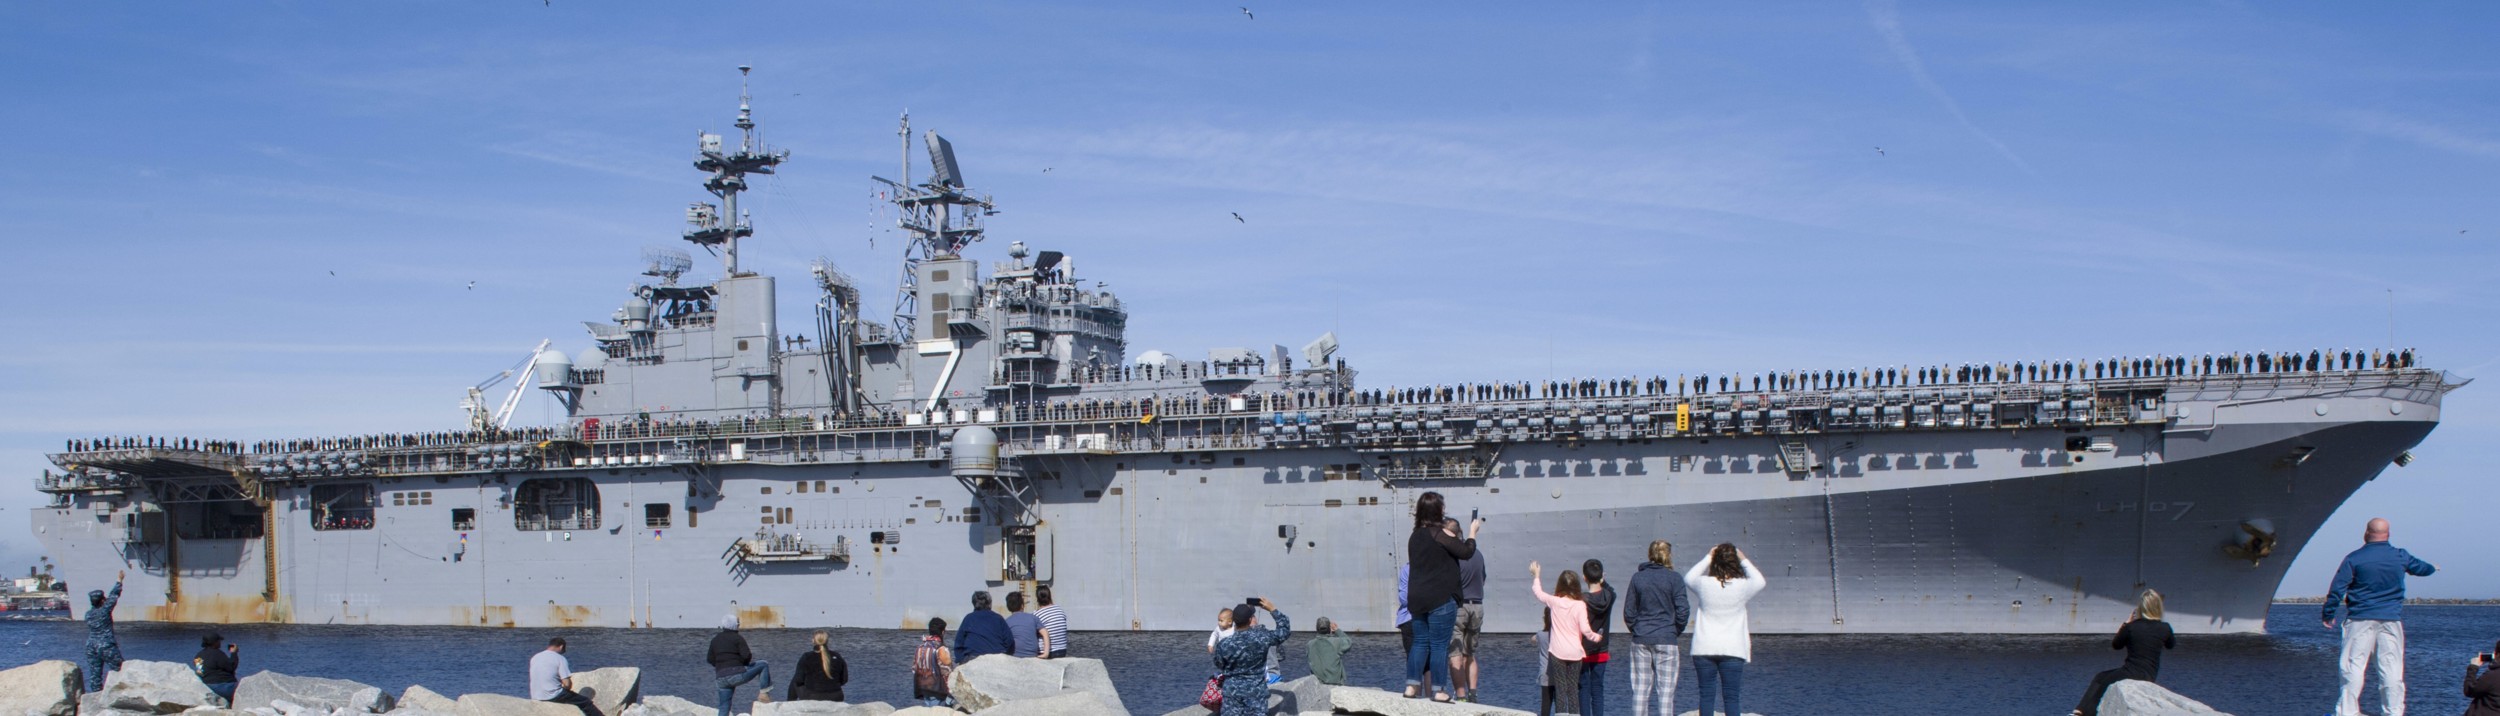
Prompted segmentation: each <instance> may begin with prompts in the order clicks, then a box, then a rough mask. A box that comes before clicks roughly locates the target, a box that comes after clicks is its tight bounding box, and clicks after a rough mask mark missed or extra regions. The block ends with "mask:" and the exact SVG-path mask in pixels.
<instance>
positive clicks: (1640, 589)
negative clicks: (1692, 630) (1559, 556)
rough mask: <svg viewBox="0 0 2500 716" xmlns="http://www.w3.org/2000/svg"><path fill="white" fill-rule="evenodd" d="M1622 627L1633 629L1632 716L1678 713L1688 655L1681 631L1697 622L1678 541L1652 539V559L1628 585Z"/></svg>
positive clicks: (1635, 573) (1650, 558)
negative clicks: (1678, 689)
mask: <svg viewBox="0 0 2500 716" xmlns="http://www.w3.org/2000/svg"><path fill="white" fill-rule="evenodd" d="M1624 599H1625V602H1624V607H1623V629H1624V631H1628V632H1631V633H1632V716H1649V707H1650V706H1651V705H1652V704H1656V705H1657V706H1658V714H1659V716H1669V715H1670V714H1673V713H1675V680H1676V676H1677V675H1678V674H1679V673H1680V671H1679V669H1680V668H1681V665H1682V664H1683V663H1684V662H1683V654H1682V653H1680V652H1679V651H1678V650H1677V649H1676V644H1675V638H1676V635H1679V634H1683V633H1684V626H1685V625H1686V624H1690V623H1692V621H1693V603H1692V602H1691V601H1690V599H1691V597H1690V595H1688V594H1686V593H1685V591H1684V575H1683V573H1681V572H1677V571H1675V545H1672V544H1668V543H1667V541H1666V540H1657V541H1655V542H1651V543H1649V561H1647V562H1643V563H1641V569H1640V571H1637V572H1633V573H1632V583H1631V585H1630V586H1628V587H1626V588H1624Z"/></svg>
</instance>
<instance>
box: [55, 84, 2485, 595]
mask: <svg viewBox="0 0 2500 716" xmlns="http://www.w3.org/2000/svg"><path fill="white" fill-rule="evenodd" d="M737 126H738V127H739V129H740V130H741V136H740V137H739V138H738V141H737V142H736V143H735V144H734V146H733V145H732V144H731V143H730V142H729V141H728V140H727V139H726V138H723V137H720V136H715V135H706V136H705V137H704V138H703V140H702V145H701V149H700V150H699V151H698V154H697V156H696V159H695V165H696V167H697V168H698V169H700V170H702V171H704V172H705V173H706V180H705V187H706V189H707V191H709V192H711V193H712V194H713V195H714V197H715V198H716V199H717V200H718V201H719V203H718V204H712V203H703V204H696V205H694V206H693V207H691V208H690V209H689V211H688V217H689V221H690V226H691V228H690V229H689V230H688V231H687V232H686V233H685V238H686V239H687V240H688V241H691V242H694V243H696V244H698V245H701V246H705V247H707V248H710V249H713V250H714V251H716V252H718V253H719V254H720V255H721V256H722V258H723V265H722V269H723V275H722V277H721V278H719V279H717V280H713V281H711V282H709V283H704V284H701V285H686V286H681V285H678V283H679V278H680V275H681V274H682V273H684V272H685V270H686V267H685V266H684V265H683V264H682V263H672V262H669V261H665V260H663V261H657V262H655V263H654V265H653V268H652V270H651V271H649V272H646V275H647V276H649V277H650V278H651V280H650V281H647V282H645V283H644V284H643V285H641V286H639V287H637V288H636V290H635V291H634V292H633V294H632V295H631V296H629V297H627V298H626V299H625V300H624V301H623V304H622V306H621V307H620V308H619V309H618V310H617V311H616V313H615V314H614V315H613V316H612V317H611V318H610V319H609V320H605V321H593V322H588V323H586V324H585V325H586V326H587V328H588V334H589V338H590V343H591V347H590V348H589V349H588V350H584V351H582V352H581V353H579V354H578V355H577V356H567V355H566V354H564V353H563V352H560V351H546V352H543V353H541V354H540V355H539V356H537V357H536V359H535V360H534V361H533V365H532V366H531V367H530V370H529V376H530V377H531V388H534V389H538V390H545V391H548V392H550V393H552V394H554V395H556V396H557V397H559V398H561V399H562V400H563V401H564V402H565V404H566V405H567V406H568V408H569V410H570V412H571V417H570V418H569V419H568V420H567V421H566V422H565V424H563V425H560V426H554V427H546V428H530V429H512V428H509V427H506V426H504V425H502V424H501V423H500V422H498V421H494V420H489V419H485V418H484V417H481V419H479V420H478V421H477V422H476V423H474V424H473V425H472V426H470V429H468V430H464V431H458V432H443V433H424V434H402V435H375V436H362V437H353V438H315V439H301V440H281V441H266V442H261V443H255V444H228V443H200V442H196V441H186V440H134V439H116V440H95V441H81V442H80V443H78V444H76V445H74V446H73V447H74V448H75V449H72V450H68V451H65V452H63V453H60V454H57V455H54V456H53V457H52V459H53V462H54V463H55V464H56V465H57V466H58V467H59V468H60V471H59V472H49V471H48V472H46V473H45V474H44V475H43V476H41V478H40V479H39V487H40V489H42V490H44V491H45V492H47V493H48V494H49V495H50V498H51V499H50V502H49V504H47V505H45V506H43V507H40V508H37V509H35V510H34V512H33V515H32V523H33V529H34V531H35V532H36V536H37V537H38V538H39V539H41V540H42V541H43V543H44V544H45V545H46V547H47V549H48V550H49V551H50V552H51V554H52V556H53V557H54V560H55V562H56V563H57V564H59V565H61V569H62V571H63V572H64V573H63V575H62V576H63V578H65V579H66V580H68V581H69V583H71V584H73V585H79V584H101V583H102V582H104V581H105V580H106V579H107V578H109V575H110V574H111V573H112V572H114V571H115V570H119V569H124V568H127V569H129V570H130V572H131V576H132V582H133V583H132V584H131V586H130V589H129V590H128V591H127V592H126V594H125V596H124V603H125V605H127V606H128V607H129V609H126V610H125V612H124V614H123V616H124V618H129V619H143V620H160V621H191V622H259V621H272V622H292V623H340V624H425V625H477V626H566V625H597V626H618V627H626V626H660V627H697V626H704V625H709V624H712V623H714V622H715V621H717V620H718V618H719V617H720V616H721V614H722V613H723V612H725V611H731V610H735V611H737V612H740V613H742V614H744V615H745V616H746V617H747V618H748V619H749V620H750V621H749V623H750V624H760V625H787V626H859V627H897V626H900V627H911V626H915V625H918V624H920V623H922V622H923V621H924V620H926V619H927V618H929V617H931V616H945V617H948V618H950V619H952V618H954V617H955V616H957V615H959V614H960V613H962V612H963V611H964V609H965V608H966V601H967V600H966V596H967V594H968V593H969V592H971V591H973V590H976V589H988V590H993V591H1003V590H1009V589H1021V588H1027V587H1029V586H1031V585H1033V584H1036V583H1045V582H1046V583H1049V584H1052V585H1053V588H1054V591H1055V592H1056V595H1057V597H1058V601H1059V603H1060V604H1061V605H1062V606H1063V607H1065V608H1066V610H1067V611H1068V614H1069V617H1070V620H1071V624H1072V626H1073V627H1074V628H1076V629H1081V630H1102V629H1153V630H1172V629H1179V630H1188V629H1203V628H1207V626H1208V624H1207V622H1208V618H1207V616H1208V612H1209V611H1210V610H1212V609H1214V608H1217V607H1221V606H1223V605H1226V604H1229V603H1232V602H1233V601H1235V600H1237V599H1238V598H1239V597H1240V596H1241V595H1243V594H1251V593H1258V594H1265V595H1268V596H1270V597H1272V598H1274V599H1275V600H1276V601H1277V602H1278V603H1280V604H1283V605H1287V608H1289V609H1292V610H1293V611H1294V612H1295V613H1297V614H1307V615H1314V616H1317V615H1325V616H1328V617H1330V618H1331V619H1333V620H1335V621H1336V622H1337V623H1339V624H1342V625H1344V626H1345V627H1346V628H1349V629H1355V630H1387V629H1390V628H1391V626H1392V625H1391V621H1390V619H1391V613H1392V611H1393V609H1394V605H1393V604H1392V599H1393V593H1394V583H1395V577H1396V571H1397V565H1398V564H1400V563H1401V561H1402V559H1403V556H1402V555H1401V550H1402V549H1403V546H1404V544H1405V535H1406V533H1407V526H1408V524H1409V521H1410V517H1409V515H1410V513H1411V503H1412V501H1413V500H1414V499H1416V497H1417V496H1418V495H1420V494H1422V493H1423V492H1425V491H1428V490H1431V491H1439V492H1441V493H1443V494H1444V495H1447V496H1448V498H1449V501H1450V504H1452V505H1453V506H1454V507H1455V508H1456V509H1457V510H1458V511H1460V512H1461V513H1466V512H1475V513H1480V514H1482V515H1483V516H1485V517H1487V518H1488V520H1489V523H1488V527H1487V529H1488V532H1487V540H1486V542H1485V548H1486V551H1487V555H1488V559H1489V560H1490V564H1489V566H1490V569H1491V574H1492V575H1493V577H1492V578H1493V583H1492V584H1491V585H1490V587H1489V588H1488V591H1487V601H1488V604H1487V609H1486V613H1487V616H1488V628H1491V629H1494V630H1497V631H1514V632H1516V631H1532V630H1534V628H1535V625H1536V614H1537V612H1536V608H1535V605H1534V601H1533V599H1532V598H1531V597H1530V595H1529V594H1528V588H1527V584H1526V573H1527V570H1526V565H1527V563H1528V562H1529V561H1530V560H1542V561H1544V562H1546V563H1548V564H1576V563H1578V561H1579V560H1581V559H1585V558H1590V557H1596V558H1600V559H1603V560H1605V561H1606V562H1607V563H1608V564H1609V565H1613V566H1614V567H1615V568H1616V570H1617V571H1619V572H1623V573H1628V570H1629V569H1630V568H1631V567H1632V565H1633V564H1635V563H1637V562H1638V561H1640V560H1641V558H1642V557H1641V555H1642V553H1643V550H1644V548H1645V547H1646V545H1647V543H1648V542H1649V541H1650V540H1652V539H1660V538H1663V539H1668V540H1671V541H1673V542H1675V543H1676V545H1677V547H1678V554H1679V556H1680V559H1682V560H1689V559H1692V558H1695V557H1698V556H1699V555H1701V554H1702V552H1703V551H1704V550H1705V549H1706V548H1707V547H1708V546H1709V545H1712V544H1716V543H1718V542H1721V541H1729V542H1735V543H1737V544H1739V545H1741V546H1743V547H1744V548H1745V549H1746V550H1747V552H1748V553H1749V554H1750V555H1751V556H1752V557H1753V559H1754V560H1755V561H1756V562H1757V563H1758V564H1759V565H1760V566H1761V567H1762V568H1763V569H1764V570H1766V571H1767V572H1768V573H1769V574H1768V576H1769V579H1770V588H1769V590H1768V591H1766V592H1765V593H1764V594H1763V596H1762V597H1760V598H1759V599H1758V600H1757V601H1756V603H1755V607H1754V609H1753V620H1754V628H1755V629H1756V630H1758V631H1763V632H2102V631H2106V630H2107V628H2108V626H2109V625H2110V624H2112V623H2114V622H2115V621H2116V620H2117V619H2119V618H2121V617H2122V616H2123V615H2124V614H2126V612H2127V611H2128V609H2129V608H2130V606H2131V604H2132V599H2133V595H2134V593H2135V592H2136V591H2137V590H2138V589H2139V588H2142V587H2147V586H2149V587H2154V588H2158V589H2161V590H2162V591H2163V592H2165V593H2166V594H2167V595H2168V597H2169V608H2170V613H2171V615H2172V619H2171V621H2172V622H2173V623H2174V624H2176V625H2178V626H2179V627H2180V629H2181V630H2182V631H2187V632H2253V631H2259V630H2262V629H2263V627H2264V622H2265V613H2266V607H2267V604H2268V602H2269V599H2270V597H2271V596H2272V595H2273V593H2274V591H2275V588H2276V586H2277V584H2278V583H2279V582H2280V580H2281V578H2282V576H2283V572H2284V570H2285V569H2286V568H2287V567H2288V566H2289V565H2290V563H2291V559H2292V557H2293V556H2294V555H2297V554H2298V553H2299V551H2300V550H2301V549H2302V547H2303V546H2305V544H2306V543H2307V541H2308V540H2309V539H2310V538H2311V537H2312V536H2313V535H2314V534H2315V533H2316V531H2317V528H2318V526H2319V525H2320V523H2322V522H2323V521H2324V520H2326V519H2327V517H2328V516H2329V515H2330V514H2331V513H2333V512H2334V510H2335V509H2336V507H2337V506H2338V505H2340V504H2342V503H2343V501H2344V500H2345V499H2346V498H2347V497H2349V496H2350V495H2352V494H2353V492H2354V491H2356V490H2358V489H2360V488H2361V487H2362V486H2363V485H2364V484H2365V483H2367V482H2369V481H2370V480H2372V479H2373V478H2375V477H2376V476H2377V475H2378V474H2379V473H2380V472H2381V471H2382V470H2384V469H2386V467H2387V466H2388V465H2390V464H2391V463H2396V464H2402V462H2403V461H2405V460H2408V459H2409V457H2408V456H2407V454H2406V452H2405V451H2406V450H2407V449H2409V448H2411V447H2413V446H2414V445H2416V444H2417V443H2419V442H2420V441H2421V440H2422V438H2423V437H2424V436H2425V435H2427V434H2428V433H2429V432H2430V431H2431V430H2432V429H2433V428H2434V427H2435V426H2436V425H2437V424H2438V421H2439V412H2440V411H2439V406H2440V401H2441V399H2442V397H2443V396H2444V395H2445V394H2446V393H2447V392H2448V391H2450V390H2453V389H2455V388H2456V387H2459V386H2461V385H2462V383H2460V382H2456V381H2453V380H2451V379H2450V378H2449V377H2448V376H2447V375H2446V374H2444V373H2440V372H2436V371H2432V370H2428V369H2425V368H2421V367H2416V366H2415V364H2414V363H2415V361H2414V356H2413V354H2412V353H2411V352H2410V351H2359V352H2355V351H2303V352H2297V353H2294V352H2272V353H2263V354H2255V353H2231V354H2217V355H2199V356H2150V357H2142V358H2131V359H2107V360H2084V361H2024V362H1998V363H1988V364H1965V365H1954V366H1938V367H1908V366H1902V367H1892V368H1883V369H1863V368H1861V369H1852V370H1848V371H1815V372H1804V371H1795V372H1781V373H1772V374H1766V375H1749V376H1733V377H1731V376H1706V377H1686V376H1677V377H1674V378H1665V377H1660V378H1650V379H1625V380H1602V381H1571V382H1562V383H1552V382H1542V381H1540V382H1535V383H1525V382H1510V383H1484V384H1466V385H1439V386H1429V387H1425V388H1412V389H1367V388H1362V387H1360V386H1358V384H1357V382H1356V380H1355V375H1356V374H1355V371H1354V370H1353V369H1352V368H1351V367H1350V366H1349V365H1348V363H1347V362H1346V361H1345V360H1343V359H1340V358H1338V357H1336V356H1335V351H1336V339H1335V337H1334V336H1323V337H1322V338H1321V340H1319V341H1314V342H1312V343H1311V344H1310V345H1308V346H1306V347H1304V348H1303V349H1301V350H1300V351H1289V350H1287V349H1285V348H1284V347H1282V346H1270V347H1268V348H1265V349H1256V350H1254V349H1244V348H1225V349H1216V350H1213V351H1209V353H1208V354H1207V356H1206V357H1205V359H1203V360H1182V359H1177V358H1174V357H1171V356H1164V355H1160V354H1151V353H1150V354H1148V355H1141V356H1131V355H1129V353H1128V350H1127V344H1126V342H1125V339H1124V337H1123V336H1124V334H1125V330H1126V324H1127V322H1128V318H1129V312H1128V307H1127V306H1126V305H1125V304H1123V303H1122V302H1121V301H1120V300H1119V299H1118V298H1117V297H1116V296H1114V295H1112V294H1110V293H1109V292H1105V291H1100V290H1089V289H1087V288H1086V287H1085V286H1086V284H1085V283H1084V282H1082V281H1080V280H1079V279H1078V278H1077V275H1076V273H1075V266H1074V260H1073V259H1072V258H1070V257H1068V256H1066V255H1064V254H1060V253H1058V252H1053V251H1039V252H1034V251H1031V250H1029V249H1028V248H1027V247H1025V246H1024V245H1023V244H1022V243H1017V244H1014V245H1012V246H1010V247H1009V248H1008V250H1007V251H1006V257H1007V258H1006V260H1005V261H1003V262H999V263H995V264H991V265H989V266H986V267H984V266H983V265H981V264H980V263H978V262H976V261H975V260H974V259H972V258H970V257H969V256H968V255H967V254H968V253H969V252H970V250H971V249H972V247H973V245H974V244H975V243H976V242H978V241H980V240H981V239H982V237H983V231H984V227H983V225H982V221H981V220H982V218H983V217H984V216H986V215H988V214H990V213H992V212H994V211H995V209H994V205H993V203H992V201H991V200H990V199H989V198H988V197H985V196H981V195H978V194H976V193H974V192H972V191H970V190H968V189H967V188H966V184H965V181H964V175H963V172H962V170H961V169H960V168H959V166H958V165H957V162H956V160H955V157H954V153H953V149H952V148H951V145H949V144H948V143H947V142H946V141H945V140H943V139H942V138H939V137H937V135H935V134H934V133H930V134H927V135H925V136H924V137H922V138H921V142H920V144H921V146H922V147H924V148H926V149H927V151H928V156H929V164H930V166H931V168H932V171H931V175H930V176H929V178H928V179H927V180H926V181H922V182H918V183H914V182H913V181H911V179H910V173H909V171H908V165H906V172H905V174H904V178H903V179H901V180H898V181H888V182H887V184H888V185H889V188H890V192H891V196H892V197H893V199H894V201H895V203H896V204H897V206H898V208H899V209H900V216H901V226H902V228H903V229H905V230H906V231H907V232H908V233H909V234H910V235H911V237H912V239H913V241H912V242H911V245H910V247H909V249H908V250H907V253H906V257H905V258H906V260H905V261H904V268H903V277H904V279H903V281H902V282H901V283H902V292H901V294H900V295H899V296H898V297H897V299H896V300H895V304H896V307H895V311H894V313H893V314H892V315H891V316H890V317H887V318H885V319H883V320H876V319H871V318H869V317H867V316H865V315H864V314H863V313H862V309H861V307H860V297H859V295H858V291H857V289H856V287H855V285H854V284H853V282H852V281H851V280H850V279H849V278H848V277H846V276H844V275H843V274H842V273H840V272H839V271H836V270H834V269H832V268H831V267H825V266H820V267H819V268H818V269H817V270H816V271H815V272H814V273H813V275H812V276H811V277H810V279H811V281H810V286H811V290H813V291H814V292H815V293H816V295H817V297H818V299H819V300H818V305H817V310H816V314H817V315H815V316H814V317H813V320H812V321H810V322H809V323H810V325H808V326H807V327H805V328H803V329H800V330H798V331H795V332H794V331H789V329H786V328H784V327H783V326H781V325H780V323H779V316H777V315H776V313H775V307H774V306H775V304H774V297H775V295H776V290H777V287H776V285H775V283H774V280H773V278H772V277H770V276H764V275H760V274H757V273H753V272H751V271H747V270H745V269H744V268H742V267H741V266H740V265H739V264H738V258H737V257H738V251H739V245H738V244H739V242H740V240H741V239H748V238H752V236H753V233H754V232H753V229H752V226H751V224H750V223H749V222H748V219H747V217H746V215H745V214H744V213H742V212H741V211H740V210H739V209H738V206H737V198H738V195H739V192H740V191H742V190H743V189H744V188H745V176H746V175H747V174H751V173H765V172H770V171H773V170H774V169H775V168H776V166H777V165H779V164H780V163H781V162H782V161H783V160H784V159H785V158H786V157H787V155H786V154H784V153H780V152H775V151H772V150H770V149H768V148H766V147H764V146H762V145H761V144H760V143H759V142H758V141H757V140H756V138H755V134H754V132H753V128H754V126H755V125H754V122H753V120H752V115H751V112H750V110H749V109H748V107H747V106H746V104H745V102H744V101H743V100H742V103H741V107H740V111H739V116H738V121H737ZM903 136H904V137H905V147H906V150H905V151H906V153H907V155H908V154H909V152H910V146H911V142H910V139H909V138H910V137H911V134H910V132H909V128H908V122H906V126H905V131H904V133H903ZM1627 367H1629V366H1627ZM483 415H484V414H483V413H482V412H481V416H483Z"/></svg>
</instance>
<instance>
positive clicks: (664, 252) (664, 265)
mask: <svg viewBox="0 0 2500 716" xmlns="http://www.w3.org/2000/svg"><path fill="white" fill-rule="evenodd" d="M642 263H643V269H642V275H644V276H650V277H654V278H657V279H659V280H660V285H662V286H675V285H677V277H679V276H684V275H686V271H687V270H689V269H692V268H694V257H693V256H689V255H687V254H686V252H684V251H680V250H677V249H672V248H666V247H660V246H649V247H644V248H643V250H642Z"/></svg>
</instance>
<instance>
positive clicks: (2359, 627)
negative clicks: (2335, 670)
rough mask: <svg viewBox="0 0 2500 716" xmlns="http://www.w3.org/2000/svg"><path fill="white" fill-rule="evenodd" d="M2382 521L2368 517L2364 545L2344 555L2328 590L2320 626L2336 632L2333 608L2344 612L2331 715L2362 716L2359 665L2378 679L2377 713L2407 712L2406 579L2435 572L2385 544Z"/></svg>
mask: <svg viewBox="0 0 2500 716" xmlns="http://www.w3.org/2000/svg"><path fill="white" fill-rule="evenodd" d="M2387 533H2388V527H2387V520H2386V518H2381V517H2373V518H2370V525H2369V526H2368V527H2366V528H2364V529H2363V530H2362V531H2361V541H2362V545H2361V548H2360V549H2356V550H2353V551H2352V554H2348V555H2344V564H2343V565H2342V566H2339V567H2336V568H2335V581H2334V582H2332V583H2330V584H2328V585H2327V586H2326V609H2325V612H2324V614H2322V615H2321V616H2320V618H2319V623H2322V624H2325V625H2326V628H2328V629H2333V628H2335V609H2336V608H2337V607H2343V608H2344V655H2343V659H2342V661H2341V665H2342V667H2343V668H2342V671H2343V678H2342V679H2341V680H2340V685H2341V686H2342V691H2341V692H2340V693H2339V694H2337V696H2336V700H2335V716H2361V677H2362V672H2361V669H2362V666H2363V665H2364V664H2367V665H2368V666H2369V669H2370V671H2371V672H2373V673H2374V674H2375V675H2376V676H2377V677H2378V695H2379V703H2380V704H2381V706H2380V708H2381V709H2383V710H2384V711H2385V713H2386V716H2404V713H2405V625H2404V604H2405V575H2408V574H2410V575H2413V576H2416V577H2428V576H2431V572H2434V571H2437V570H2438V568H2437V567H2433V566H2431V563H2429V562H2424V561H2422V560H2419V559H2414V558H2413V555H2412V554H2409V553H2407V552H2405V551H2404V550H2401V549H2397V548H2396V547H2395V546H2394V545H2390V544H2388V543H2387Z"/></svg>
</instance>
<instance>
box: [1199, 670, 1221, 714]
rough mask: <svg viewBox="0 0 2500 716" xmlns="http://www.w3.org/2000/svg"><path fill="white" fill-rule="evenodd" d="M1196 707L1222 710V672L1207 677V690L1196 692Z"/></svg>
mask: <svg viewBox="0 0 2500 716" xmlns="http://www.w3.org/2000/svg"><path fill="white" fill-rule="evenodd" d="M1198 708H1202V709H1206V710H1208V711H1223V710H1224V675H1223V674H1217V675H1214V676H1209V677H1207V690H1206V691H1202V692H1199V694H1198Z"/></svg>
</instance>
